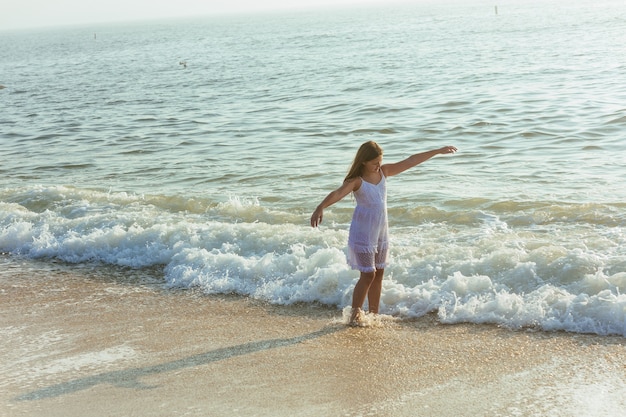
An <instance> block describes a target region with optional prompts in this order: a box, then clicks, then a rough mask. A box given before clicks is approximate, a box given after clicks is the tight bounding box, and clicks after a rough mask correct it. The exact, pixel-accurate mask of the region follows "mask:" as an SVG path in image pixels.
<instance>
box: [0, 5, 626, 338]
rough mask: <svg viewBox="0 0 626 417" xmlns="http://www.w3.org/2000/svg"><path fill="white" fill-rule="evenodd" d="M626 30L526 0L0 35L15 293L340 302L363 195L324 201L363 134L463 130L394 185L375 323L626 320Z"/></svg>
mask: <svg viewBox="0 0 626 417" xmlns="http://www.w3.org/2000/svg"><path fill="white" fill-rule="evenodd" d="M625 28H626V7H624V3H623V1H621V0H620V1H607V0H601V1H591V0H588V1H578V2H570V1H564V0H555V1H544V2H539V1H536V2H526V1H521V0H511V1H504V2H499V3H498V5H497V9H496V7H494V4H493V2H491V3H490V2H483V1H476V2H473V3H469V2H465V3H460V2H444V3H436V2H422V3H417V4H412V5H402V6H400V5H396V6H385V7H369V8H356V7H354V8H345V9H334V10H326V11H323V10H317V11H308V12H304V11H303V12H298V13H296V12H292V13H273V14H272V13H266V14H258V15H243V14H242V15H228V16H210V17H196V18H193V19H191V18H190V19H186V20H172V21H148V22H135V23H123V24H122V23H119V24H111V25H98V26H83V27H64V28H46V29H31V30H21V31H1V30H0V45H2V47H1V48H0V85H2V86H3V87H4V88H2V89H0V107H1V109H2V110H1V111H0V137H1V141H0V155H1V156H2V164H0V174H1V175H0V252H1V254H2V255H1V257H2V264H3V265H5V268H6V269H5V272H4V273H3V274H2V280H1V282H2V286H8V285H11V284H12V280H16V279H28V277H29V276H32V275H33V274H38V273H39V272H38V271H42V270H45V269H46V265H59V264H62V265H64V267H66V268H69V269H71V268H77V267H83V268H84V266H85V265H89V267H90V268H94V269H96V270H102V271H113V273H115V274H118V275H119V276H120V278H119V279H124V274H126V273H128V274H129V275H131V276H133V277H135V276H136V273H137V271H138V272H142V271H144V272H145V273H146V274H156V275H157V276H158V280H159V282H160V284H159V285H162V286H163V287H165V288H166V289H167V290H170V289H171V290H172V291H174V290H179V289H194V290H198V291H202V292H204V293H207V294H236V295H240V296H243V297H251V298H254V299H259V300H264V301H267V302H269V303H273V304H285V305H289V304H296V303H307V304H312V303H315V304H323V305H327V306H331V307H333V308H337V310H338V311H339V310H341V309H343V308H344V307H346V306H349V305H350V302H351V297H352V289H353V287H354V284H355V282H356V280H357V279H358V272H356V271H352V270H350V269H349V267H348V266H347V264H346V260H345V252H346V243H347V234H348V227H349V224H350V218H351V214H352V210H353V207H354V200H353V199H352V198H350V197H346V198H345V199H344V200H343V201H342V202H340V203H338V204H336V205H334V206H332V207H331V208H329V209H327V210H326V211H325V218H324V223H323V224H322V226H321V227H320V228H318V229H313V228H311V227H310V225H309V218H310V216H311V213H312V212H313V210H314V209H315V207H316V206H317V205H318V204H319V203H320V202H321V200H322V199H323V198H324V197H325V196H326V194H328V192H330V191H332V190H333V189H335V188H337V187H338V186H339V185H340V184H341V182H342V180H343V177H344V176H345V174H346V172H347V170H348V168H349V165H350V163H351V161H352V158H353V157H354V154H355V152H356V150H357V148H358V147H359V146H360V144H361V143H363V142H365V141H368V140H375V141H376V142H378V143H379V144H380V145H381V146H382V147H383V149H384V150H385V162H395V161H398V160H401V159H404V158H406V157H407V156H409V155H411V154H413V153H418V152H422V151H426V150H429V149H433V148H439V147H441V146H444V145H454V146H456V147H457V148H458V149H459V151H458V153H456V154H454V155H446V156H437V157H435V158H433V159H432V160H430V161H427V162H425V163H424V164H422V165H420V166H418V167H416V168H413V169H412V170H410V171H407V172H405V173H403V174H401V175H399V176H397V177H392V178H390V179H389V182H388V194H389V200H388V205H389V222H390V234H391V252H390V254H391V262H390V266H389V267H388V268H387V270H386V273H385V281H384V284H383V293H382V303H381V313H384V314H387V315H392V316H395V317H398V318H400V319H411V318H415V317H420V316H424V315H426V314H430V313H433V314H436V315H437V317H438V320H439V321H440V322H441V323H443V324H450V323H461V322H470V323H492V324H494V325H500V326H505V327H509V328H511V329H536V330H543V331H567V332H575V333H593V334H598V335H621V336H626V187H625V186H624V184H625V183H626V49H625V48H624V45H626V30H624V29H625ZM55 267H56V266H55ZM7 270H10V273H7ZM51 279H53V277H52V278H51ZM94 279H98V276H97V274H96V275H95V276H94ZM129 279H130V278H129ZM133 279H134V278H133ZM338 314H339V313H338Z"/></svg>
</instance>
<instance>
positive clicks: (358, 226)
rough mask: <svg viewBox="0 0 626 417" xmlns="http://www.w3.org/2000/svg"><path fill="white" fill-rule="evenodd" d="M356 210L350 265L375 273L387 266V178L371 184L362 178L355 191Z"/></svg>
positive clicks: (351, 238)
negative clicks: (359, 185)
mask: <svg viewBox="0 0 626 417" xmlns="http://www.w3.org/2000/svg"><path fill="white" fill-rule="evenodd" d="M354 197H355V199H356V208H355V209H354V213H353V214H352V223H351V224H350V234H349V236H348V264H349V265H350V267H351V268H352V269H357V270H359V271H361V272H374V271H375V270H377V269H384V268H385V267H386V266H387V251H388V249H389V231H388V223H387V179H386V178H385V175H384V174H383V173H382V171H381V180H380V182H379V183H378V184H372V183H369V182H367V181H365V180H364V179H363V178H361V187H359V189H358V190H357V191H355V192H354Z"/></svg>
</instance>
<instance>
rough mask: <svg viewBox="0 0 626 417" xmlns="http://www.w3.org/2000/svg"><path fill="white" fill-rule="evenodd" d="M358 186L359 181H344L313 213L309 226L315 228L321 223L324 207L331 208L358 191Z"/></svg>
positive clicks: (355, 179) (356, 179)
mask: <svg viewBox="0 0 626 417" xmlns="http://www.w3.org/2000/svg"><path fill="white" fill-rule="evenodd" d="M360 185H361V179H360V178H353V179H351V180H348V181H344V183H343V184H342V185H341V187H339V188H337V189H336V190H335V191H333V192H331V193H330V194H328V195H327V196H326V198H324V200H322V202H321V203H320V205H319V206H317V208H316V209H315V211H314V212H313V215H312V216H311V226H312V227H317V226H318V225H319V224H320V223H322V218H323V217H324V209H325V208H326V207H329V206H332V205H333V204H335V203H336V202H338V201H339V200H341V199H342V198H344V197H345V196H347V195H348V194H350V193H351V192H353V191H356V190H358V189H359V187H360Z"/></svg>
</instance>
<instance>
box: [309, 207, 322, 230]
mask: <svg viewBox="0 0 626 417" xmlns="http://www.w3.org/2000/svg"><path fill="white" fill-rule="evenodd" d="M323 217H324V209H322V208H320V207H318V208H316V209H315V211H314V212H313V215H312V216H311V227H317V226H318V225H319V224H320V223H322V218H323Z"/></svg>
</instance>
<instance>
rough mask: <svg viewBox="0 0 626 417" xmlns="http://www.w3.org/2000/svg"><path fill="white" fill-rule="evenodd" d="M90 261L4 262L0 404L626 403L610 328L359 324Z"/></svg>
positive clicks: (400, 407) (350, 406)
mask: <svg viewBox="0 0 626 417" xmlns="http://www.w3.org/2000/svg"><path fill="white" fill-rule="evenodd" d="M11 262H12V261H9V263H8V265H9V266H10V265H12V264H11ZM95 271H96V267H93V268H92V267H89V266H86V267H84V268H78V267H74V268H68V267H59V268H54V267H50V268H48V269H41V270H40V269H36V268H35V269H33V270H30V271H28V270H25V269H24V268H18V267H15V268H11V267H7V268H5V271H4V272H3V273H2V274H1V275H0V291H1V292H0V296H1V297H2V298H1V299H2V305H3V308H2V310H1V313H0V314H1V315H2V323H3V325H2V330H1V331H2V336H3V340H5V342H4V343H3V344H2V347H0V364H2V365H0V367H1V369H0V387H2V390H1V392H2V396H1V400H0V401H1V403H2V406H1V407H2V409H3V410H4V411H3V414H2V415H4V416H7V417H12V416H23V415H28V416H64V417H72V416H79V415H80V416H84V415H89V416H176V415H186V416H207V415H211V416H233V415H242V416H251V415H254V416H293V415H298V416H319V415H328V416H335V415H336V416H365V415H376V416H416V415H417V416H444V417H445V416H458V415H483V416H491V415H493V416H496V415H520V416H526V415H551V416H574V415H575V416H578V415H580V416H583V415H585V416H589V415H593V416H617V415H620V414H619V413H625V414H626V412H624V411H623V410H626V395H624V394H626V347H625V345H626V343H625V342H626V340H625V339H624V338H621V337H618V336H595V335H582V334H571V333H547V332H541V331H529V330H523V331H522V330H520V331H513V330H508V329H503V328H498V327H496V326H492V325H476V324H455V325H449V324H440V323H438V322H437V320H436V317H435V316H434V315H429V316H426V317H422V318H420V319H413V320H395V319H388V320H386V319H385V318H384V317H383V318H382V319H381V320H377V323H376V325H375V326H373V327H368V328H352V327H348V326H346V325H344V324H343V323H342V322H341V321H342V312H341V311H339V310H335V309H332V308H326V307H323V306H317V305H295V306H276V305H269V304H267V303H264V302H260V301H255V300H250V299H246V298H243V297H237V296H208V295H203V294H200V293H198V292H195V291H178V290H165V289H162V288H161V287H160V285H159V284H158V282H159V280H158V279H157V278H154V277H152V281H150V279H149V277H148V279H143V278H142V277H135V278H134V277H128V276H123V277H122V276H119V275H120V274H121V271H119V270H117V271H111V276H110V277H109V279H107V278H106V277H104V276H97V277H94V274H97V272H95ZM129 273H131V274H132V271H129ZM104 275H106V274H104ZM138 275H139V273H138ZM144 278H145V277H144Z"/></svg>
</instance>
